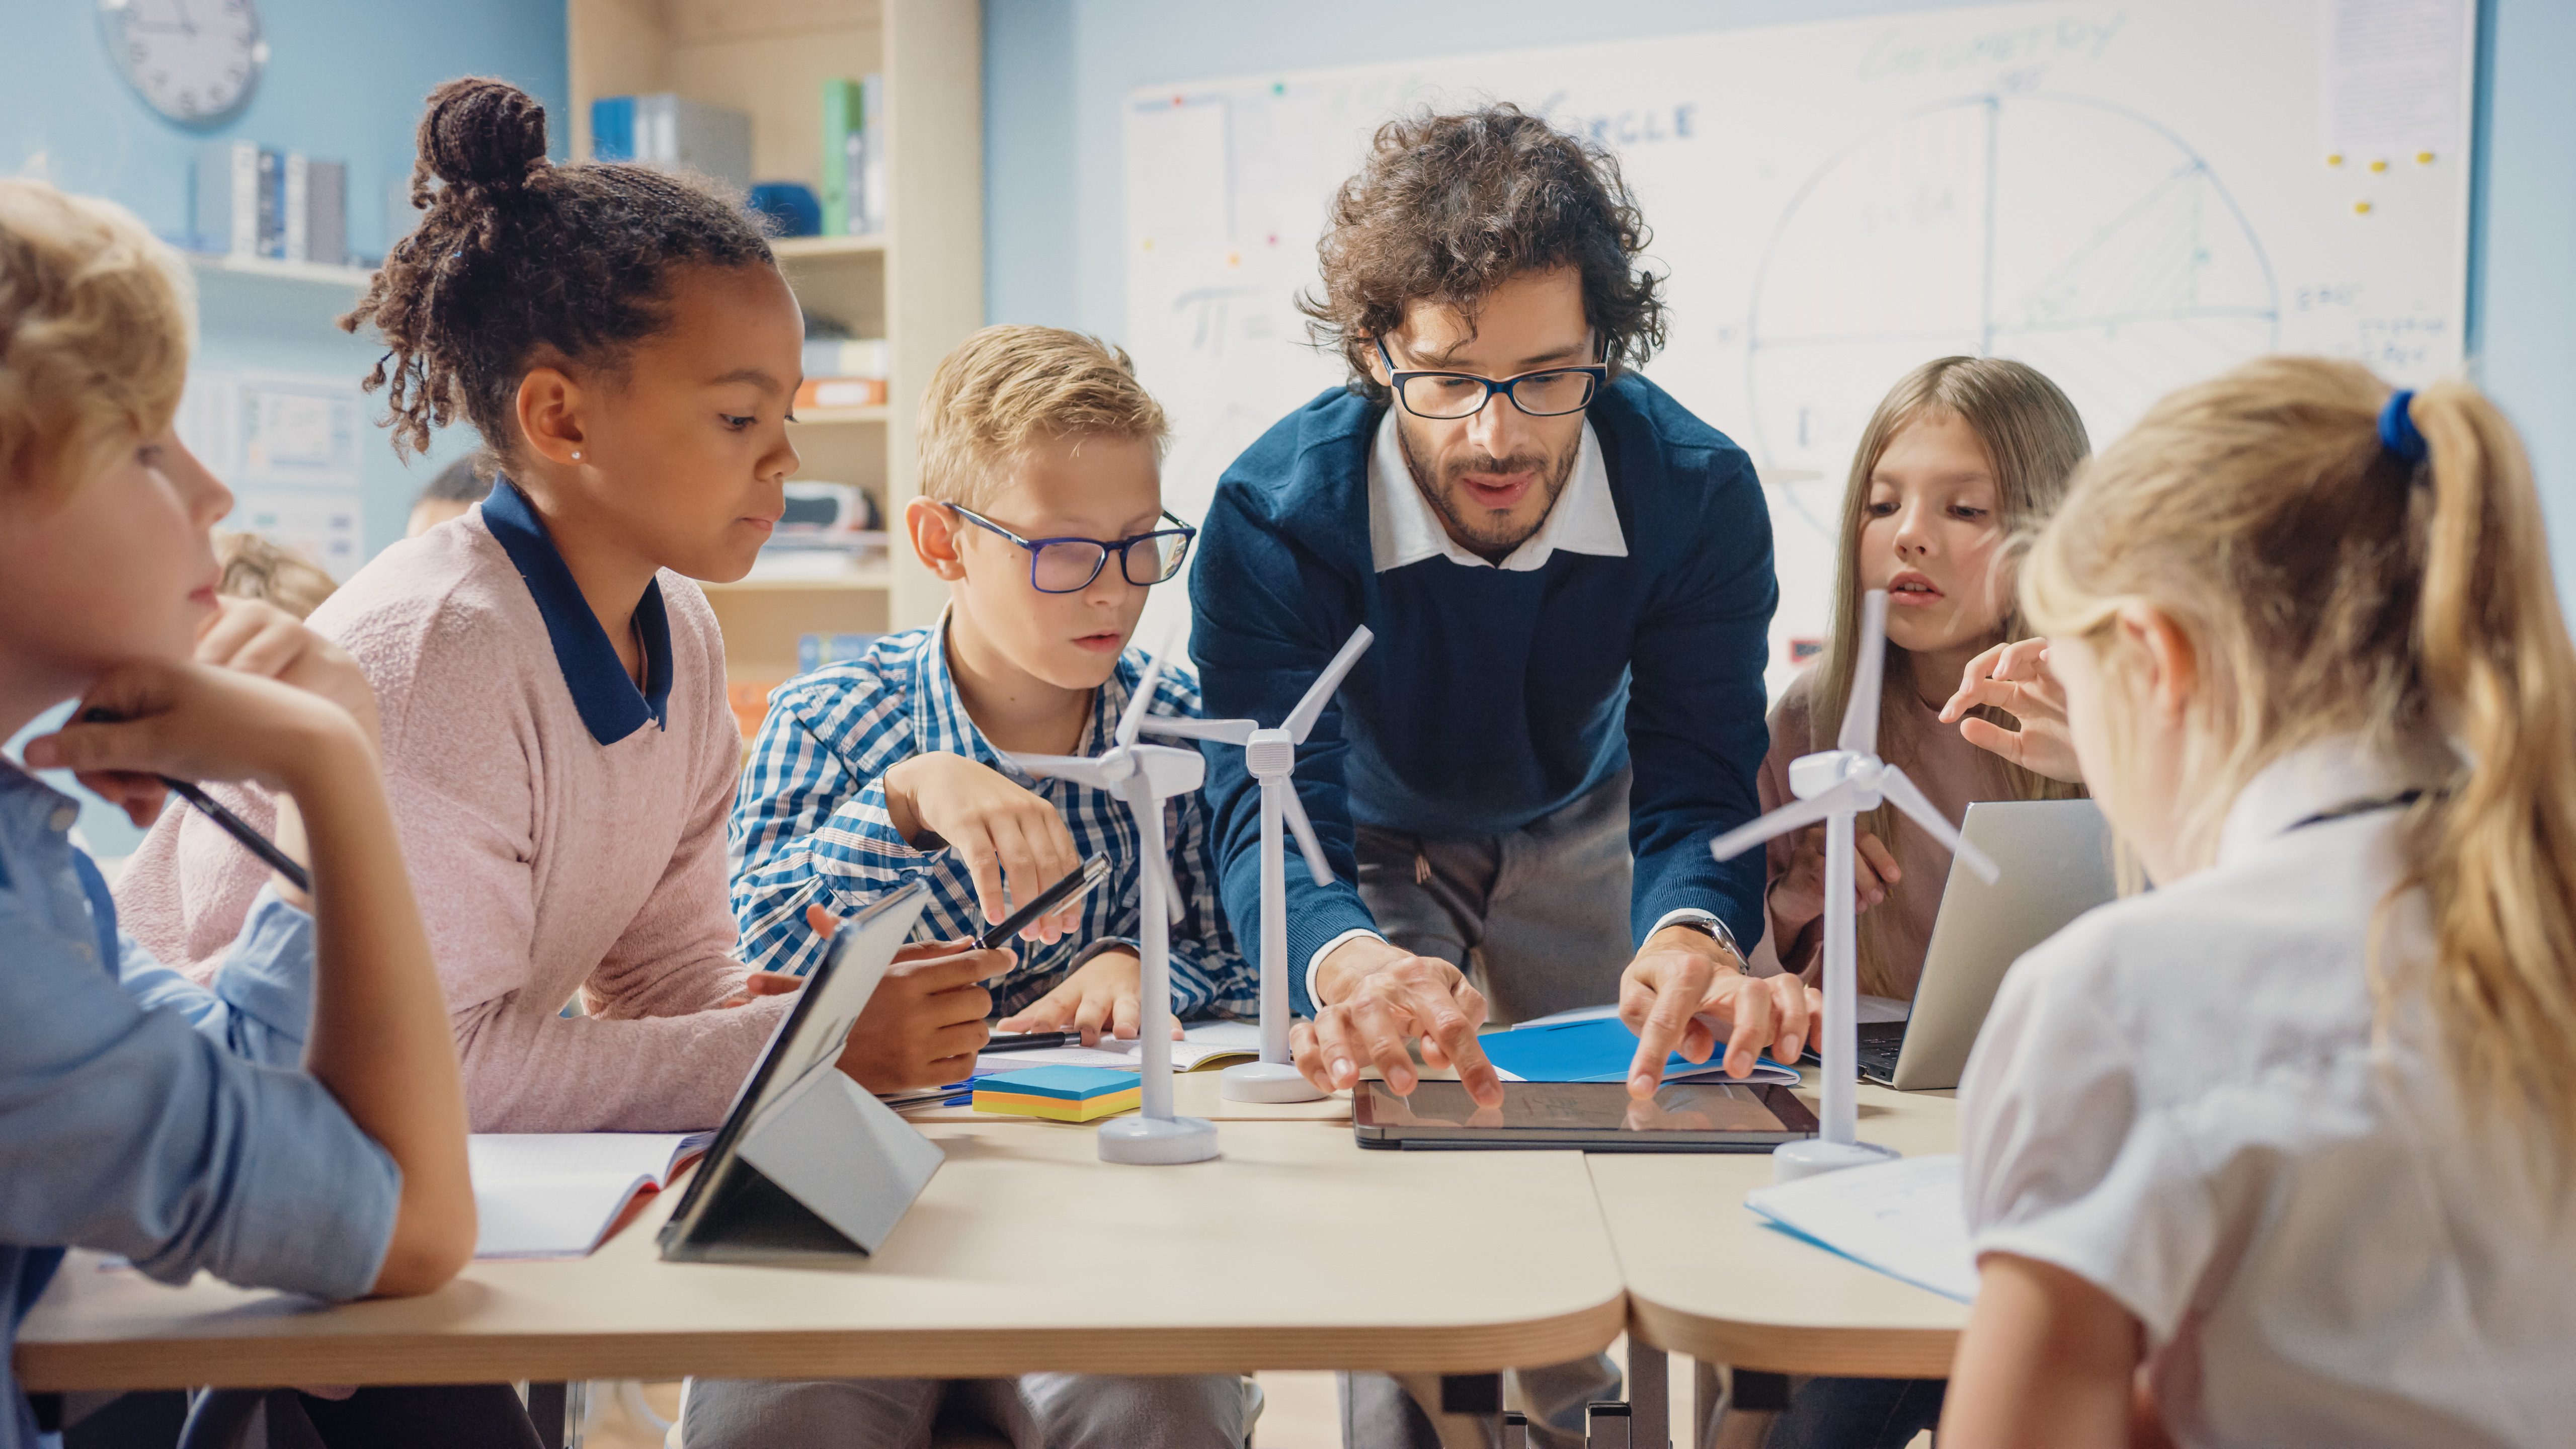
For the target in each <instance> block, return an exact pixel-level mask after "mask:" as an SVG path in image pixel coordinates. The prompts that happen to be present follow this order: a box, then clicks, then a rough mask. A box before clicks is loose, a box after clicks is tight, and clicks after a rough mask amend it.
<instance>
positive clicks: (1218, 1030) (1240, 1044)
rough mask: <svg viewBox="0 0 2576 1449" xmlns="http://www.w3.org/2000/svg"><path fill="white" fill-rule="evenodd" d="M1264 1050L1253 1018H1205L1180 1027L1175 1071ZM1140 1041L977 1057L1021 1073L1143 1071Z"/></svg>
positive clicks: (985, 1065) (982, 1068) (993, 1068)
mask: <svg viewBox="0 0 2576 1449" xmlns="http://www.w3.org/2000/svg"><path fill="white" fill-rule="evenodd" d="M1260 1050H1261V1025H1260V1023H1258V1022H1250V1021H1203V1022H1199V1023H1197V1024H1196V1025H1193V1026H1186V1027H1183V1028H1182V1029H1181V1039H1180V1040H1179V1041H1176V1042H1174V1043H1172V1070H1173V1071H1176V1072H1187V1071H1194V1070H1196V1069H1197V1068H1198V1066H1199V1065H1200V1064H1201V1063H1203V1062H1206V1061H1209V1060H1211V1059H1213V1058H1216V1057H1224V1056H1241V1055H1243V1054H1244V1053H1246V1052H1254V1053H1257V1052H1259V1051H1260ZM1139 1051H1140V1045H1139V1043H1137V1042H1135V1041H1121V1040H1119V1039H1118V1038H1116V1037H1104V1038H1102V1040H1101V1043H1100V1045H1098V1046H1096V1047H1084V1046H1064V1047H1043V1048H1040V1049H1039V1050H1037V1051H1026V1052H988V1053H986V1054H984V1055H982V1056H979V1057H977V1058H975V1070H976V1071H978V1072H1018V1071H1026V1070H1027V1069H1028V1068H1030V1067H1106V1068H1108V1069H1109V1070H1111V1071H1119V1072H1135V1071H1142V1070H1144V1067H1143V1064H1142V1062H1140V1061H1139V1060H1138V1053H1139Z"/></svg>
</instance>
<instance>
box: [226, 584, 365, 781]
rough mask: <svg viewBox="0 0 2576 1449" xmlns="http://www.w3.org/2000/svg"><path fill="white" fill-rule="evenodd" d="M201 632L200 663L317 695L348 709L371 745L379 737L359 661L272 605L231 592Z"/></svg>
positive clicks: (292, 616)
mask: <svg viewBox="0 0 2576 1449" xmlns="http://www.w3.org/2000/svg"><path fill="white" fill-rule="evenodd" d="M215 605H216V612H215V617H214V618H213V619H211V620H209V621H208V622H207V624H206V632H205V633H203V634H200V635H198V636H197V662H198V663H199V664H213V665H218V666H220V667H222V668H225V669H237V670H240V671H241V672H242V673H244V674H256V675H260V676H262V677H263V678H267V679H274V680H276V681H277V682H278V683H280V684H291V685H294V686H295V687H296V688H297V689H301V690H304V691H305V692H307V693H310V694H318V695H320V696H322V697H323V698H324V699H327V700H329V701H331V702H332V703H333V704H336V705H338V706H340V707H341V708H342V709H345V710H347V711H348V712H349V717H350V718H351V719H354V720H356V721H357V722H358V727H359V728H360V729H362V730H364V731H366V734H367V740H368V742H369V743H370V744H373V743H377V742H378V740H379V735H378V731H377V728H376V691H375V689H374V688H373V687H372V686H370V685H369V684H368V683H367V676H366V675H365V674H364V673H363V672H362V671H360V670H359V668H358V661H357V660H355V659H352V658H350V657H349V654H348V651H347V650H344V649H342V648H341V647H340V646H339V645H337V644H334V643H332V642H331V641H330V640H328V639H325V638H323V637H322V636H321V635H319V634H316V633H314V632H313V631H312V630H310V629H308V628H306V627H304V623H303V621H302V620H300V619H297V618H296V617H295V616H294V615H292V614H290V613H287V612H286V611H285V610H284V609H280V608H278V607H276V606H275V605H273V604H263V603H261V602H259V601H258V600H256V599H236V598H233V597H231V596H229V595H226V596H221V597H218V598H217V599H216V600H215Z"/></svg>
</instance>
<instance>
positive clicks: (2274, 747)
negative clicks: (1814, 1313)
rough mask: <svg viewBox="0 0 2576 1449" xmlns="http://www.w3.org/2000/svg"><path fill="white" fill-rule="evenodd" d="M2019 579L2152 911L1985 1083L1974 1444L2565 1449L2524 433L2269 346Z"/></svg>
mask: <svg viewBox="0 0 2576 1449" xmlns="http://www.w3.org/2000/svg"><path fill="white" fill-rule="evenodd" d="M2021 598H2022V605H2023V608H2024V610H2025V611H2026V612H2027V614H2028V616H2029V618H2030V621H2031V623H2032V626H2033V627H2034V628H2035V629H2037V630H2038V631H2039V632H2040V633H2042V634H2044V635H2045V636H2046V637H2047V641H2048V644H2047V649H2048V660H2049V670H2050V673H2051V674H2053V675H2054V677H2055V679H2056V681H2057V683H2058V685H2059V686H2060V687H2062V689H2063V691H2064V699H2065V705H2066V711H2065V717H2064V727H2065V732H2066V735H2067V737H2068V738H2069V740H2071V744H2072V750H2073V755H2074V758H2075V760H2076V762H2077V763H2078V764H2079V765H2080V767H2081V770H2082V773H2083V777H2084V779H2085V780H2086V781H2087V782H2088V783H2089V784H2090V785H2091V787H2092V789H2093V792H2094V796H2095V798H2096V799H2098V800H2099V801H2100V802H2101V805H2102V810H2103V813H2104V814H2105V815H2107V816H2108V817H2109V818H2110V820H2111V823H2112V825H2113V826H2114V827H2115V828H2116V829H2117V830H2118V831H2119V832H2120V834H2121V836H2122V837H2123V838H2124V839H2125V841H2126V842H2127V843H2128V845H2129V846H2130V847H2131V848H2132V849H2133V850H2134V851H2135V852H2136V854H2137V856H2138V857H2139V858H2140V859H2141V860H2142V861H2143V863H2144V864H2145V866H2146V869H2147V873H2148V875H2149V876H2150V877H2151V878H2152V880H2153V881H2154V883H2155V885H2156V890H2155V891H2154V892H2153V893H2151V894H2146V895H2139V896H2133V897H2131V898H2129V899H2126V900H2123V901H2120V902H2118V903H2117V904H2115V905H2111V906H2108V907H2105V908H2103V909H2101V910H2098V911H2095V912H2093V913H2091V914H2089V915H2087V916H2085V917H2084V918H2082V919H2081V920H2079V921H2077V922H2076V923H2075V924H2074V925H2072V926H2070V927H2068V928H2067V929H2066V930H2065V931H2064V932H2062V933H2060V934H2059V935H2058V936H2056V937H2055V938H2054V939H2052V940H2050V941H2049V942H2047V943H2046V944H2044V945H2042V946H2040V947H2039V948H2038V949H2036V950H2034V951H2032V952H2031V953H2030V954H2029V955H2027V956H2025V957H2023V958H2022V960H2021V961H2020V962H2019V963H2017V964H2016V965H2015V967H2014V968H2013V971H2012V973H2011V974H2010V975H2009V976H2007V977H2006V978H2005V980H2004V985H2003V989H2002V992H2001V993H2000V994H1999V996H1998V997H1997V999H1996V1002H1995V1006H1994V1011H1993V1013H1992V1015H1991V1016H1990V1017H1989V1018H1988V1019H1987V1022H1986V1027H1985V1032H1984V1034H1983V1036H1981V1037H1980V1038H1979V1040H1978V1043H1977V1047H1976V1052H1975V1054H1974V1056H1973V1057H1972V1058H1971V1060H1970V1061H1969V1064H1968V1070H1967V1076H1966V1080H1965V1081H1964V1082H1963V1083H1962V1085H1961V1089H1960V1099H1961V1112H1960V1116H1961V1121H1962V1124H1963V1144H1962V1147H1963V1152H1964V1154H1965V1164H1964V1173H1965V1178H1966V1198H1967V1213H1968V1225H1969V1231H1970V1236H1971V1239H1972V1242H1973V1245H1974V1248H1975V1251H1976V1253H1977V1254H1978V1261H1979V1265H1980V1268H1981V1270H1982V1276H1983V1285H1982V1288H1981V1291H1980V1293H1979V1296H1978V1299H1977V1305H1976V1309H1975V1313H1974V1315H1973V1317H1972V1318H1971V1319H1970V1322H1969V1327H1968V1330H1967V1332H1966V1334H1965V1335H1964V1337H1963V1338H1962V1340H1961V1342H1960V1347H1959V1355H1958V1360H1957V1364H1956V1367H1955V1368H1954V1370H1953V1375H1952V1383H1951V1390H1950V1395H1949V1402H1948V1406H1947V1410H1946V1412H1945V1414H1944V1417H1943V1420H1942V1425H1941V1442H1942V1443H1943V1444H1945V1445H1952V1444H1959V1445H1987V1444H2041V1443H2046V1444H2050V1445H2087V1444H2104V1445H2108V1444H2126V1443H2130V1442H2133V1437H2132V1436H2133V1435H2141V1434H2146V1435H2150V1436H2152V1434H2153V1433H2154V1432H2155V1431H2158V1430H2160V1431H2161V1433H2163V1434H2165V1435H2170V1436H2171V1439H2172V1440H2173V1441H2175V1442H2179V1443H2183V1444H2194V1445H2197V1444H2256V1443H2261V1444H2317V1445H2326V1444H2331V1445H2337V1446H2367V1445H2382V1444H2385V1445H2399V1444H2498V1445H2501V1444H2540V1443H2558V1442H2564V1439H2565V1436H2566V1433H2567V1425H2568V1424H2569V1422H2570V1421H2571V1420H2576V1376H2571V1375H2570V1374H2569V1373H2568V1372H2567V1355H2568V1349H2567V1345H2568V1344H2569V1343H2570V1342H2571V1341H2576V1236H2571V1235H2572V1234H2576V1224H2571V1221H2570V1212H2569V1209H2568V1207H2567V1202H2568V1194H2567V1189H2568V1186H2569V1178H2570V1169H2571V1168H2572V1167H2576V752H2571V750H2570V746H2569V742H2570V737H2571V733H2576V648H2571V646H2570V644H2569V640H2568V635H2567V628H2566V624H2565V622H2564V620H2563V618H2562V617H2561V615H2560V612H2559V603H2558V593H2557V589H2556V587H2555V585H2554V584H2553V582H2552V580H2551V578H2550V569H2549V562H2548V553H2547V542H2546V536H2545V532H2544V530H2543V527H2542V518H2541V510H2540V501H2539V498H2538V496H2537V494H2536V493H2535V491H2534V489H2533V486H2532V480H2531V473H2530V470H2529V468H2528V467H2527V465H2526V464H2525V463H2524V461H2523V452H2522V448H2521V445H2520V443H2519V442H2518V441H2517V440H2516V438H2515V436H2514V433H2513V429H2512V427H2511V426H2510V425H2509V424H2507V423H2506V421H2505V420H2504V418H2503V416H2502V415H2501V414H2499V413H2498V412H2497V411H2496V409H2495V407H2494V405H2493V404H2491V403H2489V402H2488V401H2487V400H2486V398H2485V397H2483V396H2482V395H2480V394H2479V393H2478V392H2477V390H2476V389H2474V388H2471V387H2469V386H2467V385H2465V384H2461V383H2444V384H2441V385H2439V386H2436V387H2431V388H2427V389H2425V390H2424V391H2423V392H2421V393H2406V392H2396V393H2392V392H2391V391H2390V389H2389V388H2388V386H2387V385H2386V384H2385V383H2383V382H2381V381H2379V380H2378V379H2377V378H2375V377H2373V376H2372V375H2371V374H2370V373H2369V372H2368V371H2366V370H2364V369H2363V368H2361V367H2359V366H2356V365H2354V364H2351V363H2345V362H2334V361H2327V360H2324V359H2320V358H2292V357H2284V358H2270V359H2266V360H2263V361H2260V362H2256V363H2252V364H2249V365H2247V366H2245V367H2242V368H2239V369H2237V370H2236V371H2234V372H2232V373H2229V374H2227V375H2226V376H2224V377H2221V378H2218V379H2216V380H2215V381H2212V382H2208V383H2204V384H2202V385H2200V386H2197V387H2192V388H2186V389H2184V390H2183V391H2181V392H2178V393H2175V394H2174V395H2173V396H2171V397H2168V398H2166V399H2165V400H2164V401H2163V402H2161V403H2159V404H2157V405H2156V406H2155V408H2153V409H2152V410H2151V411H2150V412H2149V413H2148V414H2147V416H2146V417H2145V419H2143V420H2142V421H2141V422H2140V423H2139V424H2138V426H2137V428H2136V429H2135V430H2134V431H2132V432H2131V433H2130V434H2129V435H2128V436H2127V437H2125V438H2123V439H2121V440H2120V442H2119V443H2118V444H2116V445H2115V446H2113V447H2112V448H2111V449H2110V450H2109V451H2107V452H2106V453H2104V454H2103V455H2102V457H2101V458H2099V459H2098V460H2096V461H2095V462H2094V463H2093V464H2092V465H2091V467H2089V468H2088V469H2087V470H2085V471H2084V472H2083V473H2082V474H2081V475H2080V476H2079V477H2078V479H2077V481H2076V483H2075V485H2074V487H2073V488H2072V489H2071V490H2070V492H2069V493H2068V496H2067V499H2066V503H2065V506H2064V507H2063V508H2062V509H2060V510H2059V512H2058V514H2057V516H2056V518H2055V519H2053V520H2052V521H2051V522H2050V523H2049V525H2048V526H2047V528H2046V529H2044V530H2043V531H2041V532H2040V533H2039V535H2038V537H2037V540H2036V542H2035V544H2034V545H2033V547H2032V548H2031V551H2030V553H2029V556H2028V558H2027V560H2026V561H2025V563H2024V565H2023V568H2022V571H2021ZM2133 1386H2134V1389H2133Z"/></svg>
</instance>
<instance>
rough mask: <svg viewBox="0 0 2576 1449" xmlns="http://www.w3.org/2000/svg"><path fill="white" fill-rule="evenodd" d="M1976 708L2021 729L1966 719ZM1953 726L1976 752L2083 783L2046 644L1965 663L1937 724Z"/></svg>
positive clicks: (2023, 644) (2017, 646)
mask: <svg viewBox="0 0 2576 1449" xmlns="http://www.w3.org/2000/svg"><path fill="white" fill-rule="evenodd" d="M1980 705H1991V706H1992V707H1994V708H1996V709H1999V710H2002V711H2003V712H2004V713H2006V714H2008V715H2011V716H2012V717H2013V720H2014V722H2015V723H2016V724H2018V725H2020V726H2021V727H2020V728H2019V729H2010V730H2008V729H2005V728H2003V727H2002V726H2000V725H1996V724H1994V723H1992V722H1990V721H1987V720H1981V719H1976V718H1974V717H1972V716H1970V715H1969V714H1968V711H1970V710H1972V709H1975V708H1977V707H1978V706H1980ZM1953 721H1956V722H1957V724H1958V726H1959V735H1960V737H1961V738H1963V739H1965V740H1966V741H1967V742H1968V743H1969V744H1972V745H1975V746H1976V747H1977V748H1978V749H1981V750H1985V751H1988V752H1989V753H1992V754H1997V755H2001V756H2003V757H2004V758H2005V759H2007V760H2010V761H2012V762H2013V763H2014V764H2016V765H2019V766H2021V767H2022V768H2023V769H2025V770H2031V771H2034V772H2036V773H2038V774H2042V775H2046V776H2047V777H2048V778H2050V779H2052V780H2062V781H2064V782H2066V783H2067V784H2069V785H2081V784H2083V783H2084V766H2083V765H2082V764H2081V763H2080V762H2079V761H2077V760H2076V758H2075V740H2074V737H2073V736H2071V735H2069V734H2068V733H2067V730H2066V691H2065V689H2064V688H2062V687H2061V686H2060V685H2059V684H2058V682H2057V676H2056V675H2053V674H2051V673H2049V672H2048V641H2047V640H2045V639H2016V640H2014V641H2013V642H2012V643H2010V644H1998V645H1996V646H1995V647H1994V648H1992V649H1989V650H1987V651H1986V652H1985V653H1983V654H1980V655H1978V656H1977V657H1976V658H1974V659H1971V660H1969V661H1968V667H1967V668H1966V669H1965V670H1963V671H1961V672H1960V675H1959V692H1958V693H1956V694H1954V695H1952V696H1950V702H1949V703H1948V704H1945V705H1943V706H1941V722H1942V723H1943V724H1949V723H1951V722H1953Z"/></svg>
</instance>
